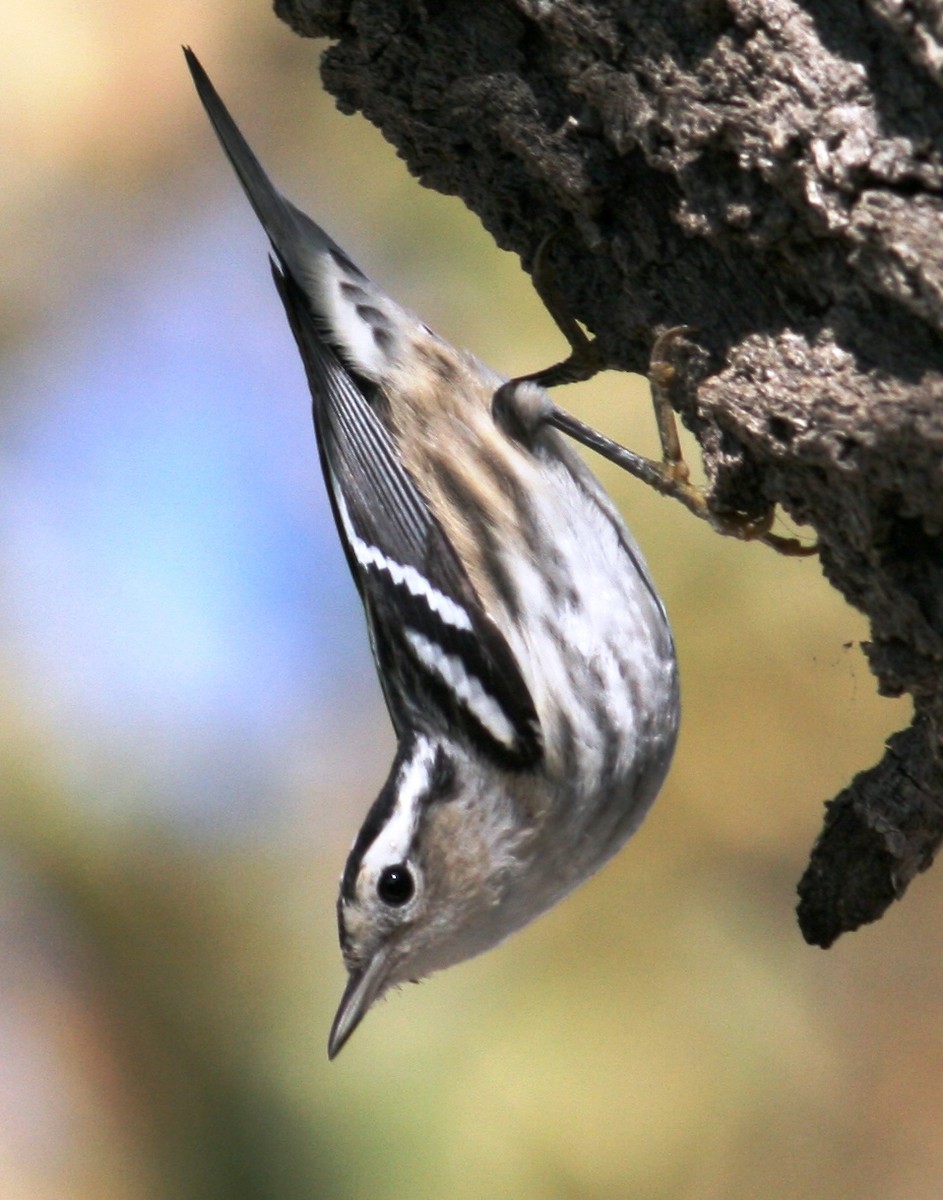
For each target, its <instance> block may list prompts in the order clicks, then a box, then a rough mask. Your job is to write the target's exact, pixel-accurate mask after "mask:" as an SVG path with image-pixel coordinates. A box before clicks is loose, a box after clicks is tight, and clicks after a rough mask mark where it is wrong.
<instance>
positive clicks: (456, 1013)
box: [0, 0, 943, 1200]
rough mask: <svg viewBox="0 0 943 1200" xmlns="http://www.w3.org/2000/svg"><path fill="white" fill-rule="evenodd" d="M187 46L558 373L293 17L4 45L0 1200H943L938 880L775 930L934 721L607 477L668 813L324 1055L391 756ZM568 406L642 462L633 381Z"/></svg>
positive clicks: (500, 264)
mask: <svg viewBox="0 0 943 1200" xmlns="http://www.w3.org/2000/svg"><path fill="white" fill-rule="evenodd" d="M184 41H185V42H188V43H190V44H192V45H193V46H194V48H195V49H196V51H197V53H198V54H199V55H200V57H201V58H202V60H203V62H204V64H205V66H206V67H207V69H208V70H209V72H210V74H211V76H212V77H213V79H214V80H215V82H216V84H217V86H218V87H219V89H220V90H221V92H222V93H223V95H224V97H225V98H226V100H227V102H228V103H229V104H230V105H231V107H232V109H233V111H234V113H235V115H236V116H237V119H238V120H239V121H240V123H241V124H242V126H243V128H244V129H245V131H246V133H247V135H248V136H249V139H250V141H252V142H253V144H254V145H255V147H256V149H257V150H258V151H259V153H260V155H261V157H262V159H263V161H264V162H265V163H266V164H267V166H268V167H269V169H270V170H271V172H272V173H273V174H274V176H275V178H276V179H277V180H278V181H279V183H280V184H281V185H282V186H283V188H284V190H286V191H287V192H288V193H289V194H290V195H291V196H292V197H293V198H295V199H296V200H297V201H298V202H299V203H300V204H301V205H302V207H304V208H306V209H308V211H310V212H312V214H313V215H315V216H316V217H317V219H318V220H319V221H321V222H323V224H324V225H325V226H326V227H327V228H328V229H329V230H330V231H331V232H332V233H333V234H334V236H335V237H336V238H337V240H338V241H339V242H340V243H341V244H342V245H344V246H345V247H346V248H347V249H348V250H349V251H350V252H351V254H352V255H353V256H354V257H355V258H356V259H357V260H358V261H359V262H360V263H361V264H362V265H363V266H364V267H365V268H366V269H367V270H368V271H369V272H370V273H371V274H373V275H374V276H375V277H376V278H377V279H378V280H379V281H381V282H382V283H384V284H385V285H386V286H387V287H388V289H389V290H390V291H391V292H392V294H393V295H395V296H396V297H397V298H398V299H400V300H401V301H403V302H405V303H407V304H408V305H410V306H411V307H413V308H415V309H416V310H417V311H419V312H421V313H422V314H423V316H424V317H425V318H426V319H427V320H428V321H429V322H430V324H432V325H433V326H434V327H436V328H437V329H438V330H439V331H440V332H441V333H443V334H444V335H445V336H446V337H448V338H450V339H451V340H453V341H455V342H457V343H459V344H463V345H467V346H469V347H470V348H473V349H474V350H475V351H476V352H477V353H478V354H479V355H481V356H482V357H483V358H485V359H486V360H487V361H489V362H490V363H491V364H492V365H494V366H495V367H496V368H497V369H499V370H501V371H504V372H506V373H508V374H512V373H519V372H522V371H525V370H529V369H534V368H536V367H538V366H541V365H546V364H547V363H548V362H550V361H551V360H554V359H556V358H558V357H559V356H560V354H561V350H562V347H561V344H560V339H559V337H558V336H557V335H556V333H555V331H554V329H553V327H552V325H551V323H550V321H549V319H548V318H547V317H546V315H545V314H544V313H543V311H542V309H541V306H540V304H539V303H538V301H537V300H536V298H535V297H534V295H533V293H532V291H531V289H530V286H529V283H528V281H527V279H526V277H525V276H524V275H523V274H522V273H521V271H520V269H519V265H518V263H517V262H516V260H514V259H513V258H511V257H510V256H508V255H504V254H501V253H500V252H499V251H497V250H496V249H495V248H494V247H493V246H492V245H490V243H489V240H488V238H487V236H486V235H485V234H484V233H483V232H482V230H481V229H480V228H479V226H478V224H477V222H476V220H475V218H474V217H473V216H471V215H470V214H469V213H468V212H466V211H465V210H464V208H463V207H462V205H461V204H460V203H459V202H458V201H456V200H453V199H446V198H443V197H441V196H437V195H434V194H432V193H430V192H427V191H425V190H423V189H422V188H420V187H419V186H418V184H417V183H416V182H415V181H414V180H412V179H411V178H410V177H409V175H408V174H407V172H406V170H405V168H404V166H403V165H402V163H401V162H400V161H399V160H398V159H397V158H396V156H395V154H394V153H393V151H392V150H391V149H390V147H388V146H387V145H386V144H385V143H384V142H383V141H382V139H381V138H380V137H379V135H378V134H377V133H376V132H375V131H374V130H373V129H372V128H371V127H369V126H368V125H367V124H366V123H365V122H364V121H363V120H361V119H360V118H348V117H342V116H340V115H339V114H338V113H337V112H335V111H334V108H333V106H332V103H331V101H330V100H329V98H327V97H326V96H324V95H323V94H322V92H321V89H320V85H319V80H318V71H317V66H318V59H319V55H320V51H321V49H322V48H323V47H322V46H321V45H320V44H318V43H314V42H304V41H301V40H300V39H298V38H296V37H294V36H293V35H292V34H290V33H289V32H288V31H287V29H285V28H284V27H283V26H281V25H280V24H279V23H278V22H277V21H276V20H275V18H274V17H273V16H272V15H271V14H270V13H269V11H268V10H267V6H266V5H265V4H259V5H254V6H250V5H245V6H242V7H241V11H240V12H239V14H238V20H234V19H233V13H232V9H231V6H224V5H223V4H222V3H220V2H219V0H208V2H207V3H204V4H202V5H200V6H194V5H190V4H181V3H176V2H174V0H170V2H167V0H164V2H163V3H160V4H158V3H155V2H154V0H141V3H139V4H137V5H134V6H132V8H130V9H129V8H128V6H126V5H118V4H114V3H108V2H107V0H93V3H91V4H87V5H76V4H74V3H69V2H64V0H51V3H50V4H48V5H46V6H45V7H44V9H43V14H42V19H41V20H38V19H37V17H36V14H35V13H34V12H33V11H32V10H30V9H28V8H24V7H23V6H16V5H6V6H4V8H3V10H2V12H0V144H2V155H3V162H4V184H3V187H2V189H0V205H2V221H0V239H2V254H3V262H4V271H3V277H2V281H0V352H2V355H3V370H2V375H0V561H2V564H3V566H2V571H0V1196H2V1197H3V1200H50V1198H55V1200H86V1198H88V1200H91V1198H95V1200H164V1198H167V1197H173V1198H174V1200H216V1198H219V1200H234V1198H236V1200H269V1198H271V1200H276V1198H277V1200H284V1198H295V1197H302V1196H304V1197H309V1198H310V1197H329V1198H336V1200H346V1198H347V1197H363V1196H371V1197H376V1198H378V1200H382V1198H384V1197H389V1198H391V1200H392V1198H394V1197H396V1198H398V1197H401V1196H403V1195H409V1196H415V1197H444V1196H448V1197H455V1198H457V1200H464V1198H466V1197H468V1198H471V1197H480V1196H482V1195H489V1196H498V1197H508V1198H511V1197H513V1198H515V1200H573V1198H586V1200H596V1198H600V1200H601V1198H603V1197H606V1198H610V1197H619V1196H631V1197H633V1198H640V1200H662V1198H664V1200H679V1198H683V1200H713V1198H720V1197H724V1198H725V1200H729V1198H734V1200H741V1198H743V1200H747V1198H753V1197H757V1196H762V1197H764V1198H766V1200H792V1198H797V1200H798V1198H799V1197H803V1198H807V1197H809V1196H815V1197H817V1198H821V1200H832V1198H835V1200H838V1198H845V1197H848V1198H851V1197H855V1200H866V1198H871V1197H874V1198H877V1197H881V1198H882V1200H897V1198H901V1200H904V1198H906V1200H921V1198H923V1197H927V1198H929V1197H934V1198H937V1197H939V1195H940V1194H941V1190H943V1070H941V1067H943V1046H941V1039H940V1034H939V1030H940V1028H941V1026H943V966H941V963H940V953H939V929H940V926H941V922H943V880H941V877H940V874H939V871H938V872H937V873H936V874H933V873H931V874H930V875H928V876H926V877H925V878H923V879H920V880H918V881H917V882H916V883H915V884H914V886H913V887H912V889H911V892H910V894H909V895H908V896H907V898H906V900H905V902H904V903H903V904H902V905H898V906H896V907H895V908H893V909H892V910H891V911H890V912H889V913H888V915H887V917H886V918H885V919H884V920H883V921H882V922H881V923H880V924H879V925H877V926H875V927H873V928H869V929H866V930H863V931H862V932H860V933H857V934H855V935H851V936H848V937H846V938H845V939H843V940H842V941H841V942H840V943H839V944H838V945H837V946H836V947H835V948H834V949H833V950H831V951H829V952H828V953H823V952H821V951H819V950H812V949H809V948H808V947H806V946H805V945H804V944H803V943H802V941H801V938H800V936H799V933H798V931H797V928H796V924H795V919H794V914H793V907H794V903H795V895H794V887H795V883H796V881H797V879H798V878H799V876H800V874H801V872H802V870H803V868H804V865H805V861H806V857H807V853H808V849H809V846H810V844H811V842H812V840H813V838H814V837H815V835H816V832H817V830H818V828H819V825H820V821H821V816H822V803H823V801H824V800H825V799H827V798H828V797H830V796H832V795H833V794H834V793H835V792H836V791H837V790H838V789H839V788H840V787H841V786H842V785H843V784H844V783H846V782H847V781H848V779H849V778H850V776H851V775H852V774H853V773H854V772H855V771H856V770H858V769H861V768H863V767H865V766H868V765H870V764H871V763H873V762H874V761H875V760H876V759H877V758H878V757H879V756H880V755H881V753H882V738H883V737H884V736H885V735H886V734H887V733H889V732H891V731H893V730H894V729H897V728H900V727H901V726H903V725H904V724H906V723H907V721H908V709H907V706H906V704H905V703H904V702H891V701H887V700H879V699H878V698H877V697H876V696H875V694H874V687H873V684H872V680H871V678H870V676H869V673H868V671H867V668H866V665H865V662H864V659H863V656H862V653H861V650H860V646H859V642H860V640H861V639H862V638H864V637H866V636H867V631H866V628H865V625H864V622H863V621H862V619H861V617H860V616H859V615H858V614H856V613H854V612H852V611H850V610H849V609H848V608H847V607H846V606H845V605H844V604H843V603H842V602H841V600H840V599H839V597H838V596H837V595H836V594H835V593H833V592H832V591H831V590H830V589H829V588H828V587H827V586H826V584H825V583H824V581H823V579H822V577H821V573H820V570H819V567H818V565H817V563H816V561H815V560H809V561H796V560H787V559H781V558H778V557H777V556H776V555H774V554H773V553H772V552H771V551H769V550H767V549H764V548H762V547H755V546H745V545H742V544H738V543H735V542H732V541H729V540H725V539H721V538H718V537H717V536H715V535H713V534H712V533H711V532H710V531H709V530H708V529H707V527H706V526H704V525H701V524H698V523H697V522H696V521H695V520H694V519H693V518H692V517H691V516H689V515H688V514H687V513H686V512H685V511H684V510H682V509H681V508H680V507H679V506H676V505H672V504H671V503H670V502H668V501H665V500H662V499H660V498H659V497H657V496H654V495H652V494H650V493H649V492H647V491H646V490H645V489H644V488H643V487H642V486H641V485H639V484H637V483H635V482H633V481H632V480H629V479H627V478H624V477H621V476H619V475H618V473H616V472H615V471H612V470H608V469H607V468H606V467H605V465H604V464H597V466H598V469H599V471H600V474H601V475H603V477H604V478H605V480H606V482H607V484H608V486H609V487H610V488H611V489H612V491H613V492H614V494H615V495H616V496H617V498H618V500H619V502H620V504H621V506H622V508H623V511H624V512H625V513H626V515H627V517H628V519H629V520H630V522H631V524H632V526H633V528H634V530H635V532H636V534H637V536H638V538H639V540H640V542H641V543H642V546H643V547H644V549H645V551H646V553H647V555H648V557H649V560H650V563H651V565H652V568H653V571H654V574H655V577H656V579H657V580H658V581H659V584H660V586H661V589H662V591H663V594H664V595H665V597H666V600H667V604H668V607H669V610H670V612H671V614H672V617H673V621H674V624H675V628H676V632H677V639H678V644H679V651H680V658H681V665H682V679H683V685H684V697H685V719H684V724H683V729H682V736H681V743H680V748H679V751H678V755H677V759H676V763H675V767H674V769H673V772H672V774H671V777H670V779H669V782H668V784H667V786H666V788H665V790H664V792H663V794H662V796H661V798H660V800H659V802H658V804H657V805H656V807H655V809H654V811H653V813H652V815H651V816H650V818H649V819H648V821H647V823H646V824H645V826H644V827H643V829H642V830H641V832H640V833H639V834H638V835H637V836H636V838H635V840H634V841H633V842H632V843H631V844H630V846H629V848H628V849H627V850H626V851H625V852H624V853H623V854H622V855H621V856H620V857H619V858H618V859H617V861H616V862H615V863H614V864H613V865H611V866H610V867H609V868H608V869H607V870H606V871H604V872H603V874H602V875H601V876H599V877H598V878H597V879H595V880H594V881H592V882H591V883H590V884H589V885H588V886H586V887H584V888H583V889H582V890H581V891H580V892H578V893H577V894H576V895H575V896H574V897H572V898H571V899H570V900H568V901H567V902H566V903H565V904H564V905H562V906H561V907H560V908H559V909H557V910H556V911H554V912H553V913H551V914H550V915H548V916H547V917H545V918H544V919H542V920H541V921H539V922H538V923H537V924H536V925H534V926H532V927H531V928H530V929H528V930H527V931H525V932H524V933H522V934H520V935H519V936H517V937H516V938H515V939H513V940H512V941H511V942H510V943H509V944H507V945H505V946H504V947H502V948H500V949H499V950H497V951H495V952H493V953H491V954H489V955H488V956H486V957H485V958H483V959H481V960H478V961H475V962H472V963H469V964H467V965H464V966H461V967H458V968H454V969H453V970H452V971H450V972H448V973H446V974H445V975H443V976H438V977H435V978H434V979H432V980H431V981H429V982H427V983H425V984H424V985H423V986H422V987H421V988H407V989H405V990H404V991H403V992H402V993H400V994H397V995H394V996H392V997H391V998H390V999H389V1000H388V1002H386V1003H384V1004H383V1005H381V1006H380V1007H379V1008H378V1009H377V1010H376V1011H375V1012H373V1013H372V1014H371V1015H370V1017H369V1018H368V1019H367V1021H366V1022H365V1024H364V1025H363V1027H362V1028H361V1029H360V1030H359V1031H358V1032H357V1034H356V1036H355V1037H354V1039H353V1041H352V1042H351V1044H350V1045H349V1046H348V1047H347V1048H346V1049H345V1050H344V1052H343V1054H342V1055H341V1057H340V1058H339V1059H338V1060H337V1062H335V1063H334V1064H330V1065H329V1064H328V1062H327V1058H326V1054H325V1043H326V1037H327V1031H328V1028H329V1025H330V1021H331V1017H332V1015H333V1010H334V1007H335V1005H336V1002H337V1000H338V998H339V996H340V992H341V989H342V986H343V982H344V972H343V969H342V966H341V961H340V955H339V952H338V949H337V945H336V935H335V925H334V898H335V887H336V881H337V878H338V875H339V872H340V869H341V866H342V864H343V861H344V858H345V856H346V852H347V848H348V846H349V844H350V841H351V840H352V838H353V836H354V833H355V831H356V829H357V827H358V825H359V823H360V820H361V818H362V816H363V814H364V812H365V810H366V807H367V805H368V804H369V802H370V801H371V800H372V799H373V796H374V795H375V793H376V791H377V789H378V788H379V786H380V784H381V783H382V781H383V779H384V776H385V773H386V769H387V767H388V764H389V761H390V755H391V751H392V738H391V733H390V729H389V725H388V721H387V718H386V715H385V712H384V710H383V706H382V702H381V700H380V697H379V693H378V688H377V685H376V682H375V679H374V674H373V667H372V664H371V662H370V660H369V656H368V651H367V647H366V641H365V636H364V631H363V627H362V619H361V615H360V612H359V609H358V605H357V603H356V600H355V595H354V592H353V588H352V586H351V584H350V583H349V581H348V579H347V577H346V568H345V566H344V562H343V559H342V555H341V552H340V549H339V547H338V544H337V540H336V537H335V534H334V531H333V528H332V524H331V519H330V515H329V512H328V509H327V505H326V503H325V498H324V493H323V489H322V485H321V481H320V478H319V473H318V466H317V459H316V454H315V447H314V442H313V437H312V432H311V426H310V416H309V401H308V397H307V391H306V387H305V384H304V380H303V376H302V371H301V368H300V365H299V363H298V361H297V357H296V353H295V349H294V346H293V344H292V342H291V337H290V334H289V331H288V328H287V326H286V324H285V321H284V317H283V315H282V312H281V310H280V305H279V302H278V300H277V297H276V295H275V292H274V289H273V288H272V284H271V280H270V278H269V272H268V267H267V265H266V245H265V244H264V239H263V237H262V235H261V233H260V231H259V229H258V228H257V226H256V224H255V219H254V217H253V216H252V214H251V212H250V210H249V208H248V206H247V204H246V203H245V201H244V200H243V198H242V196H241V194H240V192H239V189H238V187H237V186H236V183H235V180H234V178H233V176H232V174H231V172H230V170H229V168H228V166H227V164H226V163H225V162H224V160H223V158H222V155H221V153H220V151H219V149H218V147H217V146H216V144H215V142H214V140H213V137H212V135H211V132H210V129H209V126H208V124H207V122H206V119H205V118H204V116H203V113H202V111H201V110H200V108H199V105H198V103H197V101H196V98H195V95H194V93H193V89H192V87H191V84H190V80H189V77H188V75H187V72H186V70H185V67H184V63H183V59H182V56H181V53H180V49H179V45H180V43H181V42H184ZM566 403H567V404H568V405H569V407H571V408H574V409H575V410H576V411H578V412H579V413H580V414H581V415H582V416H584V417H585V418H586V419H588V420H591V421H593V422H594V423H597V424H599V425H601V426H602V427H604V428H605V429H606V430H607V431H609V432H611V433H612V434H613V435H614V436H617V437H619V438H621V439H622V440H624V441H626V442H627V443H628V444H629V445H631V446H633V447H635V448H637V449H640V450H644V451H646V452H648V453H655V452H656V445H657V444H656V439H655V433H654V427H653V422H652V418H651V413H650V409H649V407H648V403H647V400H646V392H645V386H644V384H643V383H642V382H641V381H640V380H637V379H631V378H624V377H618V376H614V375H608V376H605V377H603V378H602V379H599V380H597V381H595V382H594V383H593V384H592V385H587V386H583V387H581V388H578V389H571V390H570V391H569V393H568V394H567V396H566ZM781 532H784V533H787V534H789V533H792V532H795V531H792V530H790V529H789V528H788V526H784V527H782V528H781Z"/></svg>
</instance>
